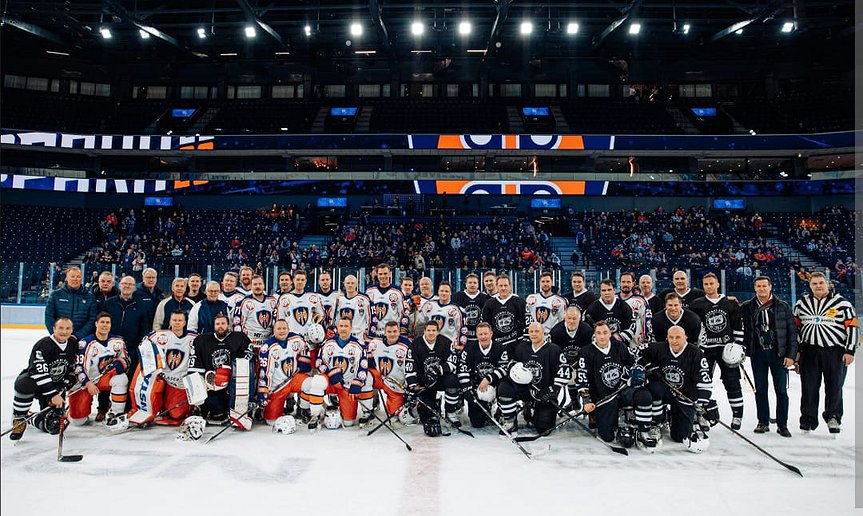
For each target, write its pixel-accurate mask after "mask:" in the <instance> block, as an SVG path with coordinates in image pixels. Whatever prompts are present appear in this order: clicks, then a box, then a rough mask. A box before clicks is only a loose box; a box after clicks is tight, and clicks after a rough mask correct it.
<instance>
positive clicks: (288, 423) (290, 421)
mask: <svg viewBox="0 0 863 516" xmlns="http://www.w3.org/2000/svg"><path fill="white" fill-rule="evenodd" d="M296 431H297V420H296V419H294V416H282V417H280V418H278V419H276V420H275V421H273V432H276V433H280V434H292V433H294V432H296Z"/></svg>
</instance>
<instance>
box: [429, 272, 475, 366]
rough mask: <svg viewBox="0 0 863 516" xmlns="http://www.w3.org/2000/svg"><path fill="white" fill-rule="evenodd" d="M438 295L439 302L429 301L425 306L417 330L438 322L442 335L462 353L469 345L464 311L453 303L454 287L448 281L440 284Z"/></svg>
mask: <svg viewBox="0 0 863 516" xmlns="http://www.w3.org/2000/svg"><path fill="white" fill-rule="evenodd" d="M437 295H438V300H437V301H429V302H427V303H425V304H424V305H423V307H422V310H421V311H420V314H419V317H417V328H423V327H425V325H426V324H427V323H428V322H429V321H434V322H436V323H437V327H438V332H439V333H440V335H443V336H444V337H446V338H447V339H449V340H450V342H452V345H453V348H454V349H455V350H457V351H460V350H462V349H463V348H464V345H465V344H466V343H467V327H465V324H464V322H465V314H464V310H462V309H461V307H459V306H458V305H457V304H455V303H453V302H452V286H451V285H450V284H449V282H448V281H441V282H440V285H438V288H437Z"/></svg>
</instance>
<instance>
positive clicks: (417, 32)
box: [411, 21, 425, 36]
mask: <svg viewBox="0 0 863 516" xmlns="http://www.w3.org/2000/svg"><path fill="white" fill-rule="evenodd" d="M423 32H425V26H424V25H423V22H421V21H415V22H413V23H411V34H413V35H414V36H422V34H423Z"/></svg>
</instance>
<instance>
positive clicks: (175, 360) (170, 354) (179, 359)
mask: <svg viewBox="0 0 863 516" xmlns="http://www.w3.org/2000/svg"><path fill="white" fill-rule="evenodd" d="M185 356H186V354H185V353H183V352H182V351H180V350H179V349H169V350H168V351H167V353H165V364H166V365H167V366H168V369H170V370H172V371H173V370H174V369H177V368H178V367H180V364H182V363H183V358H185Z"/></svg>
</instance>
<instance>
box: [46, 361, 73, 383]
mask: <svg viewBox="0 0 863 516" xmlns="http://www.w3.org/2000/svg"><path fill="white" fill-rule="evenodd" d="M68 366H69V364H67V363H66V361H65V360H63V359H58V360H55V361H53V362H51V363H50V364H48V374H49V375H51V381H52V382H59V381H60V380H62V379H63V377H64V376H66V369H67V368H68Z"/></svg>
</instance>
